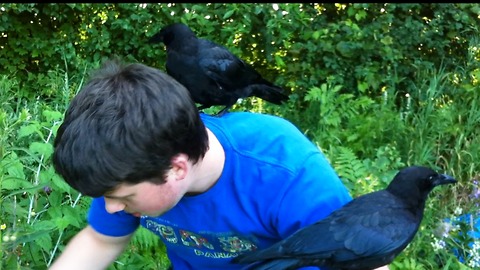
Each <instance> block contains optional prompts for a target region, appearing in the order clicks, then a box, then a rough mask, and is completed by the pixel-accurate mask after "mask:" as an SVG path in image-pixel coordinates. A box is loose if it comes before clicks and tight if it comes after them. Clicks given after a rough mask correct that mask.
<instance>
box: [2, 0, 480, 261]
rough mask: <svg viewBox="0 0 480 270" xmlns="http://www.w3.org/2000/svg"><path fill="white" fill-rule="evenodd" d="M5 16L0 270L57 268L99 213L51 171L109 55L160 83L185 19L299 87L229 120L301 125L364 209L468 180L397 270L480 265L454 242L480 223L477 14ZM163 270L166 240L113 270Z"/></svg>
mask: <svg viewBox="0 0 480 270" xmlns="http://www.w3.org/2000/svg"><path fill="white" fill-rule="evenodd" d="M0 14H1V18H0V20H1V21H2V23H0V33H1V35H0V104H1V107H0V143H1V144H0V157H1V160H0V236H1V237H0V256H1V257H2V262H1V265H0V269H4V268H6V269H45V268H46V266H47V265H48V264H49V263H50V262H51V261H52V260H53V259H54V258H55V257H56V256H57V255H58V254H59V253H60V252H61V250H62V249H63V247H64V246H65V244H66V243H67V242H68V240H69V239H70V238H71V237H72V236H73V235H74V234H75V233H76V232H77V231H78V230H79V228H81V227H82V226H84V225H85V213H86V210H87V208H88V202H89V199H88V198H86V197H83V196H81V195H80V194H78V193H76V192H75V191H74V190H72V189H71V188H69V187H68V186H67V185H66V184H65V183H64V182H63V181H62V180H61V179H60V177H59V176H58V175H56V174H55V173H54V172H53V168H52V165H51V162H50V155H51V152H52V146H51V142H52V139H53V136H54V135H55V132H56V128H58V125H59V124H60V123H61V121H62V115H63V112H64V111H65V109H66V107H67V105H68V103H69V101H70V100H71V98H72V97H73V95H75V94H76V93H77V92H78V91H79V89H81V87H82V85H83V82H84V80H85V79H86V78H87V77H88V72H89V70H90V69H91V68H93V67H96V66H98V65H99V63H100V62H101V61H102V60H103V59H105V58H107V57H112V56H120V57H122V58H125V59H126V60H128V61H139V62H142V63H145V64H148V65H152V66H155V67H158V68H160V69H163V68H164V63H165V50H164V48H163V47H162V46H161V45H158V44H148V43H147V40H148V38H149V37H150V36H152V35H153V34H154V33H156V32H157V31H159V30H160V28H161V27H162V26H164V25H166V24H169V23H172V22H178V21H182V22H184V23H186V24H188V25H189V26H190V27H191V28H192V29H193V30H194V31H195V32H196V33H197V34H198V36H200V37H203V38H208V39H211V40H213V41H215V42H218V43H220V44H224V45H225V46H226V47H228V48H229V49H230V50H231V51H232V52H234V53H235V54H237V55H238V56H240V57H241V58H243V59H245V60H246V61H247V62H249V63H251V64H252V65H254V67H255V68H257V69H258V70H259V71H260V73H262V74H263V75H264V76H265V77H266V78H268V79H270V80H272V81H274V82H275V83H277V84H279V85H281V86H283V87H285V88H287V89H290V90H291V91H292V95H291V100H290V101H289V102H288V103H286V104H285V105H283V106H273V105H271V104H268V103H266V102H262V101H261V100H258V99H253V98H252V99H247V100H244V101H242V103H240V104H237V105H235V107H234V109H233V110H251V111H256V112H267V113H272V114H277V115H280V116H283V117H285V118H288V119H289V120H291V121H292V122H294V123H295V124H296V125H297V126H298V127H299V128H300V129H301V130H302V131H304V132H305V134H306V135H307V136H308V137H309V138H311V139H312V141H314V142H315V143H316V144H317V145H318V146H319V147H320V148H321V149H322V150H323V151H324V152H325V153H326V155H327V157H328V158H329V159H330V161H331V163H332V164H333V165H334V167H335V169H336V170H337V172H338V174H339V175H340V176H341V178H342V180H343V181H344V183H345V184H346V185H347V187H348V188H349V190H350V191H351V193H352V195H354V196H357V195H360V194H363V193H366V192H371V191H373V190H377V189H380V188H383V187H385V186H386V185H387V184H388V181H389V180H390V179H391V177H392V176H393V175H394V174H395V173H396V171H397V170H398V169H399V168H400V167H402V166H405V165H410V164H423V165H430V166H432V167H436V168H438V169H441V170H443V171H445V172H448V173H450V174H452V175H454V176H455V177H456V178H457V179H459V181H460V183H459V184H458V185H456V187H454V188H452V189H443V190H438V191H435V192H434V194H432V197H434V198H431V200H429V202H428V204H427V209H426V216H425V219H424V223H423V225H422V227H421V231H420V232H419V234H418V235H417V236H416V239H415V240H414V242H412V244H411V245H410V246H409V247H408V248H407V249H406V250H405V251H404V252H403V253H402V254H401V255H400V256H399V257H398V258H397V259H396V260H395V262H394V263H393V264H392V265H391V269H392V270H397V269H402V270H404V269H442V268H444V269H462V267H464V268H465V269H467V268H469V267H470V268H474V267H476V266H475V263H476V262H478V263H479V265H480V258H478V257H475V256H479V255H478V254H479V252H480V248H478V249H475V248H473V247H472V246H469V244H470V243H471V241H472V239H471V238H468V237H467V236H468V235H467V234H466V233H465V232H466V231H468V230H471V229H473V228H472V226H471V224H467V223H461V225H460V226H459V228H460V229H459V230H443V229H442V228H443V227H445V226H447V225H445V224H450V223H448V222H446V223H445V219H446V218H449V219H450V220H455V219H456V217H457V216H458V215H460V213H462V212H463V213H464V212H466V211H470V213H473V214H474V215H476V216H477V217H478V211H479V201H478V200H479V196H478V194H480V193H479V191H478V190H479V184H478V179H479V177H480V164H479V163H478V160H479V158H480V157H479V153H480V137H479V136H478V134H480V126H479V125H478V123H479V122H480V110H479V104H480V36H479V35H478V22H479V16H480V6H479V5H477V4H414V3H410V4H360V3H355V4H353V3H351V4H278V5H276V4H185V3H180V4H173V3H171V4H166V3H162V4H137V3H134V4H78V3H77V4H75V3H73V4H38V3H36V4H18V3H10V4H0ZM448 226H451V224H450V225H448ZM448 226H447V227H448ZM439 228H440V229H442V233H441V234H439V233H438V231H439V230H440V229H439ZM459 237H460V238H461V241H458V239H459ZM440 243H443V244H444V246H442V245H441V244H440ZM432 250H434V251H435V252H432ZM454 252H460V253H461V254H462V255H463V258H464V260H463V262H460V261H459V260H458V259H457V258H456V257H455V256H454ZM475 252H476V253H475ZM469 256H470V257H469ZM159 258H160V259H159ZM477 260H478V261H477ZM167 265H168V260H167V259H166V258H165V251H164V248H163V246H162V245H161V244H160V243H159V240H158V239H157V238H152V237H151V234H149V233H148V232H145V231H144V230H140V231H138V233H137V234H136V235H135V237H134V239H133V241H132V243H131V245H130V246H129V247H128V249H127V252H126V253H125V254H123V255H122V256H121V257H120V258H119V259H118V260H117V262H116V263H115V264H114V265H112V266H111V267H110V269H112V270H113V269H129V268H128V266H130V267H136V268H139V269H144V268H145V269H165V268H166V266H167Z"/></svg>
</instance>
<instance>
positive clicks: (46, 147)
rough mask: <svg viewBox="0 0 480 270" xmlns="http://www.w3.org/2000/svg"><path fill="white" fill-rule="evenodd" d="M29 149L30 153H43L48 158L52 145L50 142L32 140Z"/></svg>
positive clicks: (51, 151)
mask: <svg viewBox="0 0 480 270" xmlns="http://www.w3.org/2000/svg"><path fill="white" fill-rule="evenodd" d="M29 149H30V151H32V153H36V154H39V155H43V156H44V157H45V158H49V157H50V156H51V155H52V153H53V145H51V144H50V143H41V142H32V143H31V144H30V147H29Z"/></svg>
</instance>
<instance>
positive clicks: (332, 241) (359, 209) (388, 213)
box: [239, 191, 418, 265]
mask: <svg viewBox="0 0 480 270" xmlns="http://www.w3.org/2000/svg"><path fill="white" fill-rule="evenodd" d="M402 205H403V204H402V203H401V202H400V201H399V200H398V199H396V198H395V197H393V196H392V195H391V194H389V193H388V192H385V191H378V192H374V193H371V194H367V195H364V196H361V197H358V198H357V199H355V200H354V201H351V202H350V203H348V204H347V205H345V206H344V207H342V208H341V209H339V210H337V211H335V212H334V213H332V214H331V215H330V216H329V217H327V218H325V219H323V220H321V221H319V222H317V223H315V224H312V225H310V226H308V227H305V228H304V229H301V230H299V231H297V232H296V233H294V234H293V235H291V236H290V237H288V238H286V239H284V240H282V241H280V242H279V243H277V244H275V245H273V246H271V247H270V248H267V249H264V250H259V251H257V252H253V253H250V254H245V256H243V255H242V257H243V258H242V257H241V258H239V261H240V262H243V263H248V262H254V261H258V260H267V259H288V258H296V259H298V260H302V259H305V260H313V259H315V260H317V261H318V260H326V261H328V264H329V265H330V264H333V265H335V264H336V263H340V264H341V263H348V262H350V261H355V260H358V259H362V260H363V259H367V260H370V259H371V258H376V257H385V256H387V257H391V254H390V253H392V252H393V253H396V252H398V251H399V250H398V249H399V248H404V246H406V244H408V242H409V241H410V240H411V239H412V238H413V235H414V234H415V232H416V230H417V229H418V222H417V220H416V219H415V218H414V217H413V216H412V214H411V213H410V212H408V210H407V209H405V208H404V207H403V206H402Z"/></svg>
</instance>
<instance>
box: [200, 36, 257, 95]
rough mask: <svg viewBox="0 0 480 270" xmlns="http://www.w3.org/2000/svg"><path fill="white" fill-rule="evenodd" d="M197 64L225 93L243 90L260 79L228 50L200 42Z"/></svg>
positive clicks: (213, 44) (212, 43)
mask: <svg viewBox="0 0 480 270" xmlns="http://www.w3.org/2000/svg"><path fill="white" fill-rule="evenodd" d="M199 42H200V44H199V47H198V63H199V65H200V68H201V69H202V70H203V72H204V73H205V75H207V76H208V77H210V78H211V79H212V80H214V81H216V82H217V83H218V84H219V85H220V86H221V87H222V88H224V89H225V90H227V91H234V90H235V89H238V88H243V87H245V86H248V85H249V84H251V83H254V82H255V80H258V79H259V78H261V76H260V74H259V73H258V72H257V71H255V70H254V69H253V68H252V67H250V66H249V65H248V64H246V63H245V62H244V61H243V60H241V59H240V58H238V57H237V56H235V55H234V54H232V53H231V52H230V51H229V50H228V49H226V48H225V47H223V46H220V45H218V44H215V43H214V42H211V41H208V40H200V41H199Z"/></svg>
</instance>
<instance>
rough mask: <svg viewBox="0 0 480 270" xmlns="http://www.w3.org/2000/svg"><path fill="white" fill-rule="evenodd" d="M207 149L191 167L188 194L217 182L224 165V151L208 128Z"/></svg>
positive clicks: (204, 190) (208, 187) (204, 189)
mask: <svg viewBox="0 0 480 270" xmlns="http://www.w3.org/2000/svg"><path fill="white" fill-rule="evenodd" d="M207 133H208V150H207V152H206V153H205V156H204V157H203V159H201V160H199V161H198V162H197V163H196V164H194V165H193V166H192V167H191V171H190V174H191V176H192V179H193V181H194V183H192V185H191V188H190V191H189V192H188V195H195V194H200V193H203V192H206V191H207V190H209V189H210V188H211V187H213V186H214V185H215V183H217V181H218V179H219V178H220V176H221V175H222V171H223V167H224V165H225V151H224V149H223V146H222V145H221V144H220V142H219V141H218V139H217V137H216V136H215V134H213V133H212V132H211V131H210V130H209V129H208V128H207Z"/></svg>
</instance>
